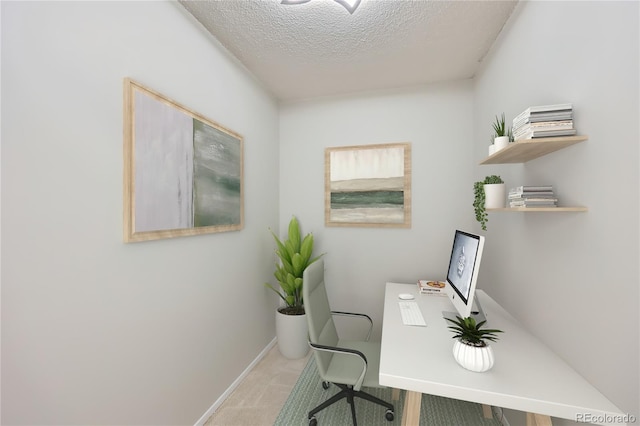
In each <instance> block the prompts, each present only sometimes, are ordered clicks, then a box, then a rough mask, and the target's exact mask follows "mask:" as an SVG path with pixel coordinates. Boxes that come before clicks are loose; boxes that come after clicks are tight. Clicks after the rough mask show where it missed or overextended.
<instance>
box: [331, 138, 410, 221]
mask: <svg viewBox="0 0 640 426" xmlns="http://www.w3.org/2000/svg"><path fill="white" fill-rule="evenodd" d="M325 224H326V225H327V226H371V227H399V228H409V227H411V145H410V144H409V143H396V144H383V145H363V146H348V147H338V148H327V149H326V150H325Z"/></svg>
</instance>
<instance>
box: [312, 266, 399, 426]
mask: <svg viewBox="0 0 640 426" xmlns="http://www.w3.org/2000/svg"><path fill="white" fill-rule="evenodd" d="M303 283H304V284H303V286H302V294H303V301H304V310H305V313H306V315H307V322H308V324H309V345H310V346H311V348H312V349H313V351H314V353H313V356H314V358H315V362H316V365H317V367H318V373H319V374H320V377H321V378H322V380H323V382H322V387H323V388H324V389H328V388H329V383H334V384H335V385H336V386H338V387H339V388H340V389H342V390H341V391H340V392H338V393H337V394H335V395H334V396H332V397H331V398H329V399H328V400H326V401H325V402H323V403H322V404H320V405H319V406H318V407H316V408H314V409H313V410H311V411H309V425H310V426H315V425H317V423H318V421H317V419H316V417H315V415H316V413H318V412H319V411H320V410H323V409H324V408H326V407H328V406H330V405H331V404H333V403H334V402H336V401H339V400H341V399H342V398H346V399H347V402H348V403H349V405H350V406H351V417H352V419H353V425H354V426H357V422H356V409H355V405H354V397H358V398H362V399H366V400H368V401H371V402H374V403H376V404H380V405H382V406H384V407H386V408H387V411H386V413H385V417H386V419H387V420H389V421H392V420H393V418H394V408H393V405H391V404H389V403H388V402H386V401H383V400H381V399H379V398H377V397H375V396H373V395H370V394H368V393H366V392H363V391H361V390H360V389H361V388H362V387H363V386H365V387H382V386H380V383H379V382H378V371H379V367H380V343H379V342H369V336H370V335H371V329H372V328H373V322H372V321H371V318H370V317H369V316H368V315H364V314H355V313H350V312H335V311H331V309H330V308H329V299H328V297H327V291H326V288H325V284H324V261H323V260H322V259H319V260H318V261H316V262H314V263H313V264H311V265H309V266H308V267H307V269H305V271H304V274H303ZM333 315H346V316H351V317H356V318H364V319H366V320H368V321H369V333H368V335H367V337H366V339H365V340H357V341H354V340H341V339H340V338H339V337H338V333H337V330H336V327H335V324H334V322H333Z"/></svg>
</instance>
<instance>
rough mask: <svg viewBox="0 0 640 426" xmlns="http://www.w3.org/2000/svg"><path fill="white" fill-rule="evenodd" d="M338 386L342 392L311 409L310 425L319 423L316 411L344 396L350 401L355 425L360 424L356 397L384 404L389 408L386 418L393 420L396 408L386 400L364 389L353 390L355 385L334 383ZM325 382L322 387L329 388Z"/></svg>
mask: <svg viewBox="0 0 640 426" xmlns="http://www.w3.org/2000/svg"><path fill="white" fill-rule="evenodd" d="M334 384H335V385H336V386H338V387H339V388H340V389H342V390H341V391H340V392H338V393H337V394H335V395H333V396H332V397H331V398H329V399H327V400H326V401H325V402H323V403H322V404H320V405H318V406H317V407H316V408H314V409H313V410H311V411H309V425H310V426H315V425H316V424H317V422H318V421H317V420H316V418H315V415H316V413H318V412H319V411H321V410H324V409H325V408H327V407H328V406H330V405H331V404H333V403H334V402H337V401H340V400H341V399H342V398H346V399H347V402H348V403H349V406H350V407H351V418H352V419H353V426H358V423H357V421H356V407H355V404H354V400H355V398H362V399H365V400H367V401H370V402H373V403H375V404H378V405H382V406H383V407H386V408H387V412H386V413H385V418H386V419H387V420H388V421H393V418H394V408H393V405H392V404H389V403H388V402H386V401H383V400H382V399H380V398H377V397H375V396H373V395H371V394H368V393H366V392H363V391H357V390H353V386H347V385H343V384H340V383H334ZM325 386H326V385H325V382H323V383H322V387H323V388H325V389H327V387H325Z"/></svg>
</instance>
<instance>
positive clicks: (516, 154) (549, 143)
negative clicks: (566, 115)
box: [480, 136, 588, 210]
mask: <svg viewBox="0 0 640 426" xmlns="http://www.w3.org/2000/svg"><path fill="white" fill-rule="evenodd" d="M587 139H588V138H587V136H559V137H555V138H538V139H520V140H517V141H515V142H512V143H510V144H509V145H508V146H507V147H506V148H503V149H501V150H500V151H498V152H496V153H494V154H493V155H490V156H489V157H487V158H485V159H484V160H482V161H481V162H480V164H481V165H484V164H504V163H526V162H527V161H529V160H533V159H535V158H538V157H542V156H543V155H547V154H549V153H551V152H554V151H558V150H560V149H563V148H566V147H568V146H571V145H574V144H576V143H579V142H584V141H586V140H587ZM528 210H530V209H528Z"/></svg>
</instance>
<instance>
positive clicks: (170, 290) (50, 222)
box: [1, 2, 279, 425]
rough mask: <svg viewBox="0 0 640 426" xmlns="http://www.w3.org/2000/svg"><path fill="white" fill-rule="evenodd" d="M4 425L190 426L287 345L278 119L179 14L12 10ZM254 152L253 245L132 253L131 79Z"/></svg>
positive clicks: (160, 5) (104, 6)
mask: <svg viewBox="0 0 640 426" xmlns="http://www.w3.org/2000/svg"><path fill="white" fill-rule="evenodd" d="M1 7H2V124H3V125H2V151H3V156H2V266H3V268H2V404H1V405H2V424H65V425H70V424H128V425H131V424H165V425H169V424H193V423H195V422H196V421H197V420H198V419H199V418H200V416H202V415H203V414H204V413H205V412H206V410H207V409H208V408H209V407H210V406H211V404H212V403H213V402H214V401H216V399H217V398H218V397H220V395H221V394H222V393H223V392H224V391H225V390H226V389H227V388H228V386H229V385H230V384H231V383H232V382H233V380H235V379H236V378H237V377H238V376H239V375H240V374H241V373H242V371H243V370H244V369H245V368H246V367H247V366H248V365H249V363H250V362H251V361H252V360H254V358H255V357H256V356H257V355H258V353H259V352H260V351H261V350H262V349H264V348H265V346H267V345H268V343H269V342H270V341H271V340H272V339H273V337H274V335H275V331H274V321H273V317H274V314H273V311H274V308H275V305H276V300H275V297H274V296H273V295H272V294H270V293H269V292H268V290H266V289H265V288H264V286H263V285H262V283H263V282H264V281H266V280H268V279H269V277H270V276H271V274H272V271H273V265H272V261H273V258H272V257H271V256H265V253H269V252H270V251H272V250H273V243H272V241H271V236H270V235H269V234H268V231H267V228H268V227H270V226H271V227H277V226H278V220H279V215H278V179H279V175H278V168H277V165H278V161H279V159H278V110H277V105H276V103H275V101H274V100H273V99H271V98H270V97H269V96H267V95H266V94H265V93H266V92H264V91H263V90H262V89H261V88H260V87H259V86H257V85H256V84H255V82H254V81H253V80H252V79H250V78H248V77H247V74H246V73H245V72H244V71H243V70H242V69H240V68H238V67H237V66H236V65H235V61H232V60H230V59H229V58H228V56H227V55H226V53H223V51H222V50H221V49H219V48H218V47H216V46H217V45H216V44H215V43H212V40H211V39H209V38H208V37H207V36H205V35H204V32H203V31H202V30H201V29H199V28H198V26H197V25H194V21H193V20H192V19H190V18H188V16H187V15H186V13H185V12H184V11H183V10H181V7H180V6H178V5H177V4H172V3H170V2H2V4H1ZM126 76H129V77H131V78H134V79H136V80H137V81H139V82H141V83H143V84H145V85H147V86H148V87H150V88H152V89H155V90H157V91H159V92H160V93H163V94H165V95H166V96H168V97H170V98H172V99H174V100H176V101H178V102H180V103H182V104H184V105H186V106H188V107H190V108H191V109H193V110H194V111H197V112H199V113H201V114H203V115H204V116H206V117H209V118H210V119H212V120H214V121H216V122H219V123H221V124H222V125H224V126H226V127H228V128H230V129H231V130H233V131H236V132H238V133H240V134H241V135H243V136H244V138H245V139H244V140H245V159H244V160H245V163H244V164H245V213H246V216H245V229H244V230H242V231H239V232H229V233H222V234H213V235H206V236H197V237H187V238H176V239H172V240H161V241H154V242H145V243H135V244H123V242H122V128H123V125H122V122H123V108H122V102H123V100H122V80H123V78H124V77H126Z"/></svg>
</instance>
